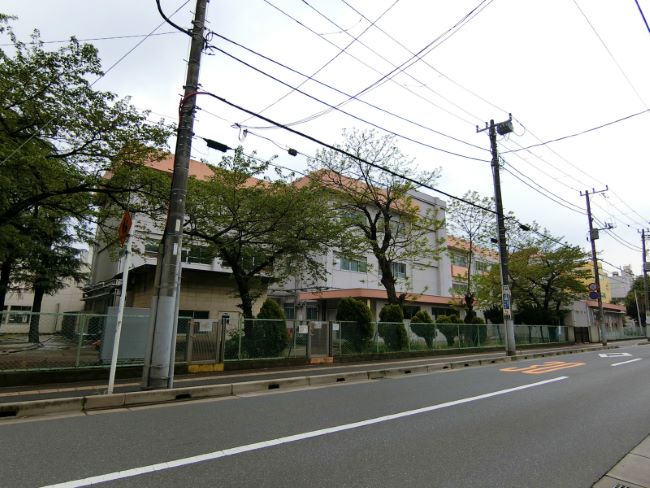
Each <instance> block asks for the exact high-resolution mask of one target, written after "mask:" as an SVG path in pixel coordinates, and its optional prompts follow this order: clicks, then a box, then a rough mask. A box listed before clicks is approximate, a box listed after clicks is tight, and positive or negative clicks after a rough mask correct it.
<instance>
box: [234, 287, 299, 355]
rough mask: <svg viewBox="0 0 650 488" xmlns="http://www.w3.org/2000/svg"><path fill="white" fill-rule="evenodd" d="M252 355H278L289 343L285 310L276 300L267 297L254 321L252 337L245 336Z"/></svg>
mask: <svg viewBox="0 0 650 488" xmlns="http://www.w3.org/2000/svg"><path fill="white" fill-rule="evenodd" d="M244 340H245V342H246V343H247V349H248V351H249V352H250V353H251V357H277V356H279V355H280V354H282V351H284V350H285V349H286V347H287V346H288V345H289V333H288V332H287V324H286V323H285V321H284V312H283V311H282V309H281V308H280V305H278V303H277V302H276V301H275V300H272V299H270V298H267V299H266V300H265V301H264V303H263V304H262V308H261V309H260V313H259V314H257V320H255V321H254V325H253V334H252V337H244Z"/></svg>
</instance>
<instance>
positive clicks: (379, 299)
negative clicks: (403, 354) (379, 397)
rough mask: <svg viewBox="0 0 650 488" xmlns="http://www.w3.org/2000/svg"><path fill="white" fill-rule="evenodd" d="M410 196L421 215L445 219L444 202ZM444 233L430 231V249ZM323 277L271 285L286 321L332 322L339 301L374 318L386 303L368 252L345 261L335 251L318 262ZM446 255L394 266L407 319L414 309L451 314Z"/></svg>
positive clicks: (427, 197)
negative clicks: (359, 303)
mask: <svg viewBox="0 0 650 488" xmlns="http://www.w3.org/2000/svg"><path fill="white" fill-rule="evenodd" d="M409 195H410V196H411V197H412V198H413V201H414V203H415V204H416V205H417V206H418V207H419V208H420V211H421V212H422V213H424V212H426V211H427V210H428V209H432V210H433V209H435V210H436V211H437V212H438V214H437V216H438V218H444V210H445V203H444V202H443V201H442V200H440V199H438V198H435V197H433V196H431V195H428V194H425V193H422V192H419V191H411V192H410V193H409ZM445 238H446V231H445V229H444V227H443V228H441V229H439V230H437V231H432V232H431V234H430V235H429V236H428V240H429V243H430V245H431V246H432V248H435V247H437V246H438V245H439V244H438V242H441V241H442V242H444V240H445ZM319 259H320V261H321V263H322V264H323V266H324V267H325V270H326V272H327V275H326V277H325V278H323V279H321V280H313V279H302V278H299V277H294V278H291V279H289V280H287V281H285V282H284V283H281V284H276V285H273V286H272V287H271V288H270V289H269V295H270V296H272V297H273V298H275V299H276V300H278V301H279V302H280V304H281V305H282V306H283V308H284V311H285V315H286V316H287V318H292V319H298V320H335V318H336V308H337V306H338V302H339V301H340V300H341V299H342V298H347V297H352V298H357V299H360V300H363V301H364V302H366V303H367V304H368V306H369V308H370V311H371V313H372V316H373V318H374V319H377V318H378V316H379V311H380V310H381V308H382V307H383V306H384V305H385V304H386V303H388V300H387V295H386V290H385V288H384V287H383V285H382V284H381V281H380V280H381V277H380V274H379V270H378V266H377V260H376V258H375V256H374V255H373V254H372V253H367V254H365V255H359V256H354V257H350V256H343V255H342V254H340V253H339V252H338V251H337V250H336V249H332V250H330V252H328V253H327V254H325V255H322V256H320V257H319ZM449 269H450V263H449V256H448V255H447V254H446V253H444V252H443V253H441V255H440V259H438V260H436V261H433V262H428V263H424V262H417V261H404V262H400V261H396V262H394V263H393V273H394V276H395V277H396V278H397V284H396V287H397V293H398V294H402V293H403V294H406V301H405V306H404V313H405V316H406V318H410V317H411V316H412V315H414V314H415V313H416V312H417V311H418V310H426V311H427V312H429V313H430V314H432V315H434V316H435V315H441V314H443V313H449V312H450V311H451V308H450V307H451V303H452V297H451V294H450V290H451V275H450V273H449Z"/></svg>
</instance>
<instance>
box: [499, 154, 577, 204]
mask: <svg viewBox="0 0 650 488" xmlns="http://www.w3.org/2000/svg"><path fill="white" fill-rule="evenodd" d="M510 167H511V168H512V169H513V170H514V171H515V172H517V173H519V174H520V175H521V176H522V177H524V178H528V177H527V176H526V175H524V174H523V173H521V172H519V170H517V169H516V168H515V167H514V166H511V165H510ZM503 170H504V171H506V172H507V173H509V174H510V175H512V176H513V177H514V178H516V179H517V180H519V181H520V182H522V183H523V184H524V185H526V186H527V187H528V188H530V189H532V190H533V191H535V192H537V193H539V194H540V195H542V196H543V197H545V198H548V199H549V200H551V201H552V202H553V203H557V204H558V205H560V206H562V207H564V208H566V209H567V210H571V211H572V212H575V213H579V214H581V215H584V212H583V211H582V210H576V209H575V208H572V207H570V206H569V205H572V204H571V203H570V202H567V201H566V200H564V199H562V198H560V197H558V196H557V195H555V194H554V193H551V192H550V191H549V190H547V189H546V188H543V187H541V186H540V185H537V186H539V188H536V187H535V186H533V185H531V184H530V183H528V182H527V181H524V180H523V179H522V178H520V177H519V176H517V175H516V174H514V173H513V172H512V171H510V170H509V169H508V168H507V167H505V166H504V168H503ZM529 179H530V178H529ZM531 181H532V180H531ZM533 183H534V182H533ZM540 188H542V189H543V190H544V191H546V192H548V193H550V194H551V195H553V196H554V197H555V198H557V199H559V200H561V201H558V200H555V199H553V198H551V197H550V196H549V195H548V194H547V193H544V191H542V189H540ZM562 202H566V203H562Z"/></svg>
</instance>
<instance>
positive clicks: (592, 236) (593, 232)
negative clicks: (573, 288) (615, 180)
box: [580, 187, 612, 346]
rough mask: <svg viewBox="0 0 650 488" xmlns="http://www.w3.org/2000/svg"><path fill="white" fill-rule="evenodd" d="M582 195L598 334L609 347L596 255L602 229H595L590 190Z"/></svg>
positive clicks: (602, 342) (601, 191)
mask: <svg viewBox="0 0 650 488" xmlns="http://www.w3.org/2000/svg"><path fill="white" fill-rule="evenodd" d="M607 190H609V188H608V187H605V189H604V190H600V191H596V190H594V189H592V190H591V194H592V195H593V194H595V193H604V192H606V191H607ZM580 195H581V196H582V195H584V196H585V198H586V200H587V218H588V219H589V242H591V261H592V263H593V265H594V280H595V283H596V289H595V290H593V291H594V292H595V293H596V294H597V295H598V312H597V313H596V323H597V324H598V334H599V335H600V342H601V344H602V345H603V346H606V345H607V335H606V334H605V323H604V320H603V319H604V318H605V312H604V310H603V295H602V293H601V292H600V273H599V272H598V256H597V255H596V239H598V231H599V230H601V229H595V228H594V223H593V218H592V217H591V204H590V203H589V190H587V191H585V192H584V194H583V193H582V192H580ZM611 228H612V227H611V226H609V225H608V226H607V227H605V229H611Z"/></svg>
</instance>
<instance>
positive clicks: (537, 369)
mask: <svg viewBox="0 0 650 488" xmlns="http://www.w3.org/2000/svg"><path fill="white" fill-rule="evenodd" d="M584 365H585V363H579V362H573V363H567V362H564V361H546V362H545V363H544V364H531V365H530V366H526V367H525V368H502V369H500V370H499V371H505V372H506V373H524V374H544V373H551V372H553V371H558V370H560V369H568V368H577V367H578V366H584Z"/></svg>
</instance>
